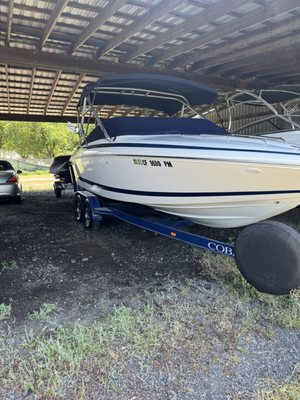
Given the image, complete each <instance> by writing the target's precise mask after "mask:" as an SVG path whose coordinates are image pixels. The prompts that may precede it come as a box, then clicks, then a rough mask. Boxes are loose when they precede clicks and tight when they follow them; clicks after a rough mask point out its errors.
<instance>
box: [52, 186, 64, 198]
mask: <svg viewBox="0 0 300 400" xmlns="http://www.w3.org/2000/svg"><path fill="white" fill-rule="evenodd" d="M61 191H62V190H61V189H60V188H55V189H54V193H55V197H56V198H57V199H60V198H61Z"/></svg>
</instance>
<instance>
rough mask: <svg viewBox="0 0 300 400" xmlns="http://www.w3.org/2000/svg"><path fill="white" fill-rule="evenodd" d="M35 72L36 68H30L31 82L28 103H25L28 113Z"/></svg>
mask: <svg viewBox="0 0 300 400" xmlns="http://www.w3.org/2000/svg"><path fill="white" fill-rule="evenodd" d="M35 73H36V68H32V75H31V82H30V89H29V96H28V104H27V114H29V110H30V103H31V98H32V92H33V85H34V78H35Z"/></svg>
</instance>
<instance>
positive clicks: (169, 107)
mask: <svg viewBox="0 0 300 400" xmlns="http://www.w3.org/2000/svg"><path fill="white" fill-rule="evenodd" d="M216 97H217V91H216V90H215V89H212V88H209V87H208V86H206V85H202V84H200V83H198V82H193V81H190V80H186V79H181V78H175V77H170V76H166V75H153V74H134V75H133V74H126V75H108V76H104V77H102V78H101V79H100V80H99V81H97V82H96V83H93V84H90V85H87V86H86V87H85V88H84V90H83V93H82V95H81V98H80V101H79V104H78V110H77V111H78V124H79V127H80V130H81V132H84V125H85V117H86V116H88V120H87V125H89V122H90V119H91V117H94V118H95V119H96V122H97V124H98V125H100V127H101V129H102V130H103V132H104V134H105V137H106V138H107V139H108V140H111V138H110V136H109V134H108V133H107V131H106V130H105V128H104V126H103V124H102V122H101V119H100V117H99V115H98V111H97V106H99V105H127V106H137V107H141V108H150V109H155V110H159V111H162V112H164V113H166V114H169V115H172V114H175V113H177V112H178V111H181V116H183V115H184V111H185V109H190V110H192V111H193V112H194V113H195V115H198V116H199V114H198V113H197V112H196V111H195V110H194V109H193V106H195V105H199V104H210V103H212V102H213V101H214V100H215V99H216ZM87 130H88V129H87Z"/></svg>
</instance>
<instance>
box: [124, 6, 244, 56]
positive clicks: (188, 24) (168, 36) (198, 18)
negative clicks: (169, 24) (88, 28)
mask: <svg viewBox="0 0 300 400" xmlns="http://www.w3.org/2000/svg"><path fill="white" fill-rule="evenodd" d="M244 3H247V1H246V0H227V1H226V2H224V0H219V1H218V3H215V4H213V6H210V7H208V8H206V9H205V10H203V11H202V12H201V13H199V14H197V15H195V16H193V17H189V18H188V19H187V20H186V21H184V22H183V23H181V24H180V25H175V26H174V27H173V28H171V29H169V30H168V31H167V32H166V33H163V34H160V35H159V36H158V37H156V38H154V39H152V40H148V41H147V42H146V43H143V44H142V45H140V46H138V47H137V48H136V49H135V50H134V51H132V52H131V53H129V54H126V55H125V56H124V57H122V58H121V61H122V62H127V61H128V60H130V59H132V58H135V57H138V56H139V55H141V54H145V53H148V52H149V51H151V50H153V49H155V48H157V47H159V46H162V45H163V44H165V43H169V42H172V41H173V40H175V39H177V38H178V37H179V36H183V35H185V34H187V33H189V32H191V31H193V30H196V29H199V27H201V25H206V24H207V23H209V22H213V21H214V20H215V19H216V18H219V17H221V16H223V15H224V14H228V13H229V12H230V11H231V10H232V9H235V8H237V7H239V6H241V5H243V4H244ZM199 6H201V4H200V3H199ZM178 47H180V46H178Z"/></svg>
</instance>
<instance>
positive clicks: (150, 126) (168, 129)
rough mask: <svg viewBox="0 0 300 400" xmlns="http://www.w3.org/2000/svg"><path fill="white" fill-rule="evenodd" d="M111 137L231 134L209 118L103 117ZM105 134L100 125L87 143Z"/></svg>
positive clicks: (93, 131) (90, 135)
mask: <svg viewBox="0 0 300 400" xmlns="http://www.w3.org/2000/svg"><path fill="white" fill-rule="evenodd" d="M101 121H102V123H103V125H104V127H105V129H106V130H107V132H108V134H109V135H110V136H111V137H116V136H122V135H166V134H172V135H174V134H178V135H184V134H186V135H199V134H212V135H229V132H227V131H226V130H225V129H223V128H220V127H218V126H217V125H215V124H213V123H212V122H211V121H209V120H207V119H196V118H195V119H192V118H153V117H117V118H109V119H101ZM103 138H105V135H104V133H103V131H102V129H101V128H100V126H99V125H98V126H97V127H96V128H95V129H93V130H92V132H91V133H90V134H89V136H88V137H87V138H86V142H87V143H91V142H94V141H95V140H99V139H103Z"/></svg>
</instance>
